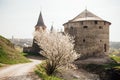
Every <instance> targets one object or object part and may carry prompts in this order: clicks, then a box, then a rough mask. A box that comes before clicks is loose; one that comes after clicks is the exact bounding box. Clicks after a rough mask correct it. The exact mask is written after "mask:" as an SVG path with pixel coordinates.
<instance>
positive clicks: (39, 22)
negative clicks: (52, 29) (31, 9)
mask: <svg viewBox="0 0 120 80" xmlns="http://www.w3.org/2000/svg"><path fill="white" fill-rule="evenodd" d="M36 26H40V27H46V26H45V24H44V21H43V17H42V13H41V12H40V15H39V18H38V22H37V24H36Z"/></svg>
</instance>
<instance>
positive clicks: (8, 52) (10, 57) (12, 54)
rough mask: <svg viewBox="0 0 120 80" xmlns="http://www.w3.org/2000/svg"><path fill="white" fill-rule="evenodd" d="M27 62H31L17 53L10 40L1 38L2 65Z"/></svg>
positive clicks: (0, 56)
mask: <svg viewBox="0 0 120 80" xmlns="http://www.w3.org/2000/svg"><path fill="white" fill-rule="evenodd" d="M25 62H29V60H28V59H27V58H25V57H24V56H23V55H22V53H20V52H19V51H17V50H16V49H15V48H14V45H13V44H12V43H11V42H10V41H9V40H8V39H6V38H4V37H2V36H0V63H2V64H17V63H25Z"/></svg>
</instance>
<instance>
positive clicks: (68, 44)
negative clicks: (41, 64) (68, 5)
mask: <svg viewBox="0 0 120 80" xmlns="http://www.w3.org/2000/svg"><path fill="white" fill-rule="evenodd" d="M34 38H35V40H36V43H37V44H38V45H39V46H40V48H41V49H42V50H41V52H40V53H41V54H42V55H43V56H45V57H46V58H47V60H46V66H45V67H46V73H47V74H48V75H52V74H53V73H54V72H55V71H56V70H57V69H58V68H60V67H63V66H66V65H67V64H69V63H71V62H73V61H74V60H75V59H76V58H77V57H78V55H77V54H76V52H75V50H74V39H73V38H71V37H70V36H69V35H63V34H62V33H58V32H52V33H47V32H35V36H34Z"/></svg>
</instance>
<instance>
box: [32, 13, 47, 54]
mask: <svg viewBox="0 0 120 80" xmlns="http://www.w3.org/2000/svg"><path fill="white" fill-rule="evenodd" d="M40 29H42V30H43V31H45V30H46V25H45V24H44V20H43V17H42V13H41V12H40V15H39V18H38V22H37V24H36V25H35V31H41V30H40ZM31 52H32V53H39V52H40V47H39V46H38V44H37V43H36V40H35V38H33V44H32V49H31Z"/></svg>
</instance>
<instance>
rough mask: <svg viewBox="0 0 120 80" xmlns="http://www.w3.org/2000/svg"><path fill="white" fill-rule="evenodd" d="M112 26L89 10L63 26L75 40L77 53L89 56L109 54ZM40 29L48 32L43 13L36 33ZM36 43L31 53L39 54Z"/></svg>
mask: <svg viewBox="0 0 120 80" xmlns="http://www.w3.org/2000/svg"><path fill="white" fill-rule="evenodd" d="M110 25H111V23H110V22H108V21H106V20H103V19H102V18H100V17H98V16H96V15H94V14H93V13H91V12H90V11H88V10H87V9H86V10H84V11H83V12H82V13H80V14H79V15H78V16H76V17H75V18H73V19H72V20H69V21H68V22H66V23H64V24H63V26H64V33H68V34H70V35H71V36H73V37H74V38H75V50H76V51H77V53H81V54H83V55H84V54H86V55H87V56H89V55H90V56H91V55H92V56H93V55H96V56H100V55H103V54H108V51H109V26H110ZM40 28H42V29H43V30H46V25H45V24H44V21H43V18H42V14H41V12H40V15H39V18H38V22H37V24H36V26H35V31H39V29H40ZM35 42H36V41H35V39H33V45H32V47H31V50H29V51H30V52H32V53H39V51H40V48H39V46H38V45H37V43H35Z"/></svg>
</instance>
